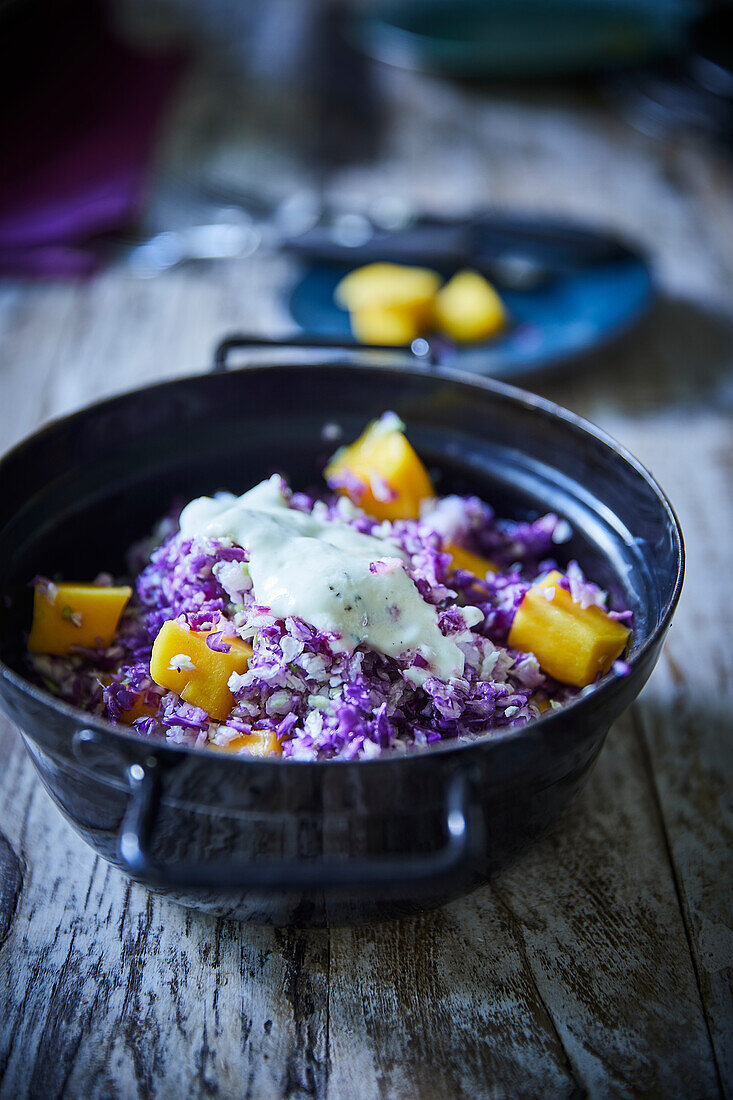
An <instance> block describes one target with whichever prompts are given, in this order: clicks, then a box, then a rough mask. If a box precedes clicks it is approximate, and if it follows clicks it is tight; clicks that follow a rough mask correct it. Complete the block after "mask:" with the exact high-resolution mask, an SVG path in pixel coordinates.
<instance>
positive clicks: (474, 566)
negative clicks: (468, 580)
mask: <svg viewBox="0 0 733 1100" xmlns="http://www.w3.org/2000/svg"><path fill="white" fill-rule="evenodd" d="M445 549H446V552H447V553H448V554H450V556H451V568H452V569H465V570H466V571H467V572H468V573H473V575H474V576H475V577H480V578H481V580H484V579H485V577H486V574H487V573H498V571H499V569H498V566H496V565H494V563H493V561H489V559H488V558H482V557H481V555H480V554H474V552H473V550H466V549H465V547H463V546H456V544H455V543H454V542H449V543H448V545H447V546H446V548H445Z"/></svg>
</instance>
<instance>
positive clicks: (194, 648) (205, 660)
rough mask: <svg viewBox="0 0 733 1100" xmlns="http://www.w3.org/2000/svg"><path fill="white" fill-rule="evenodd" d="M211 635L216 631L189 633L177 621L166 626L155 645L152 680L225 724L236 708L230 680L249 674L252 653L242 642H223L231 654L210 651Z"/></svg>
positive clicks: (151, 665)
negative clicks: (240, 674) (236, 674)
mask: <svg viewBox="0 0 733 1100" xmlns="http://www.w3.org/2000/svg"><path fill="white" fill-rule="evenodd" d="M211 633H214V631H203V630H188V629H187V628H186V626H185V625H184V624H183V623H180V622H179V621H178V620H177V619H170V620H168V622H165V623H163V625H162V627H161V628H160V630H159V632H158V636H157V637H156V639H155V641H154V642H153V652H152V655H151V658H150V676H151V679H152V680H154V681H155V683H156V684H159V685H160V686H161V687H164V688H168V690H169V691H175V693H176V694H177V695H180V697H181V698H182V699H183V700H185V702H187V703H192V704H193V705H194V706H195V707H201V708H202V709H203V710H205V711H206V713H207V714H209V715H210V716H211V717H212V718H215V719H216V720H217V721H220V722H223V721H224V720H225V719H226V718H228V717H229V714H230V713H231V710H232V707H233V706H234V696H233V695H232V693H231V691H230V690H229V686H228V683H229V677H230V676H231V674H232V673H233V672H237V673H242V672H245V671H246V669H247V665H248V664H249V659H250V657H251V656H252V649H251V647H250V646H248V645H247V643H246V642H243V641H242V640H241V638H224V639H222V641H223V642H225V643H226V644H227V645H228V646H229V652H228V653H222V652H220V651H219V650H217V649H211V648H210V646H209V645H208V643H207V638H208V637H209V634H211Z"/></svg>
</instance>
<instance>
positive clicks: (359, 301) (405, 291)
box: [334, 263, 442, 321]
mask: <svg viewBox="0 0 733 1100" xmlns="http://www.w3.org/2000/svg"><path fill="white" fill-rule="evenodd" d="M441 282H442V279H441V277H440V275H438V273H437V271H430V270H429V269H428V268H427V267H411V266H409V265H407V264H390V263H374V264H365V265H364V267H357V268H356V269H355V270H354V271H350V272H349V274H348V275H346V276H344V278H343V279H342V280H341V282H340V283H339V284H338V286H337V287H336V290H335V292H334V297H335V299H336V301H337V302H338V304H339V305H340V306H342V308H343V309H348V310H349V312H350V313H353V312H355V311H358V310H362V309H374V308H376V307H378V306H379V307H388V308H390V309H400V310H405V311H407V312H411V313H412V314H413V315H415V316H416V317H418V318H422V320H423V321H425V320H426V319H427V318H428V317H429V315H430V310H431V307H432V304H433V299H434V297H435V293H436V291H437V290H438V287H439V286H440V284H441Z"/></svg>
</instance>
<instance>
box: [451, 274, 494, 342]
mask: <svg viewBox="0 0 733 1100" xmlns="http://www.w3.org/2000/svg"><path fill="white" fill-rule="evenodd" d="M433 324H434V326H435V328H436V329H437V330H438V331H439V332H442V333H444V334H445V335H446V336H450V337H451V338H452V339H453V340H457V341H458V342H459V343H463V344H471V343H477V342H478V341H480V340H488V339H489V337H491V336H496V334H497V333H498V332H501V330H502V329H503V328H504V326H505V325H506V310H505V308H504V303H503V302H502V300H501V298H500V297H499V295H498V294H497V293H496V291H495V290H494V288H493V286H492V285H491V283H489V282H488V281H487V280H486V279H484V277H483V275H479V273H478V272H477V271H459V272H457V274H455V275H454V276H453V278H452V279H449V281H448V282H447V283H446V284H445V286H444V287H442V288H441V290H439V291H438V293H437V294H436V296H435V304H434V306H433Z"/></svg>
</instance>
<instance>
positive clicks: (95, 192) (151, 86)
mask: <svg viewBox="0 0 733 1100" xmlns="http://www.w3.org/2000/svg"><path fill="white" fill-rule="evenodd" d="M2 39H3V42H2V47H1V48H0V67H1V66H3V65H6V63H7V62H8V61H9V60H10V59H11V55H14V56H15V57H19V56H23V55H25V58H26V64H25V65H24V68H23V72H22V74H21V76H20V78H18V75H17V74H18V66H17V64H16V65H14V66H13V71H14V79H13V83H12V86H10V85H9V84H8V81H7V79H6V80H5V84H6V85H8V86H7V87H6V88H2V89H0V94H3V96H4V104H5V107H4V110H3V117H2V119H0V142H2V144H0V148H2V149H3V150H4V153H3V156H2V158H0V275H21V276H56V277H75V276H84V275H90V274H92V273H93V272H94V271H95V270H96V269H97V268H98V266H99V265H100V263H101V262H102V261H103V257H104V249H103V248H102V247H100V245H101V242H100V240H99V239H95V238H99V237H103V235H104V234H110V233H114V232H115V231H118V230H122V229H125V228H127V227H130V226H132V225H133V224H134V222H135V220H136V219H137V217H138V216H139V214H140V210H141V206H142V203H143V199H144V195H145V185H146V180H147V169H148V166H149V163H150V158H151V153H152V151H153V147H154V144H155V138H156V135H157V132H158V128H159V123H160V120H161V116H162V112H163V110H164V108H165V106H166V104H167V102H168V100H169V97H170V94H171V92H172V90H173V86H174V84H175V81H176V78H177V77H178V75H179V73H180V72H181V68H182V64H183V57H182V56H181V55H180V54H176V55H175V56H172V55H171V54H170V53H168V54H167V55H165V56H161V55H160V54H143V53H142V52H140V51H139V50H137V49H134V48H132V47H130V46H129V45H127V44H125V43H123V42H122V41H120V39H119V38H117V37H116V36H115V35H114V34H113V33H112V32H111V31H110V30H109V29H108V27H107V26H106V22H105V19H104V13H103V11H102V9H101V7H100V5H99V4H98V3H96V0H88V2H72V3H63V2H62V3H57V4H50V5H49V4H47V3H44V5H43V7H42V9H38V8H37V7H36V6H35V5H33V4H29V5H25V7H24V8H23V10H22V17H20V18H16V19H15V20H14V21H13V24H12V25H11V26H10V27H9V28H8V27H4V28H3V33H2ZM4 71H5V72H6V73H7V72H8V68H7V65H6V67H5V69H4Z"/></svg>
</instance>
